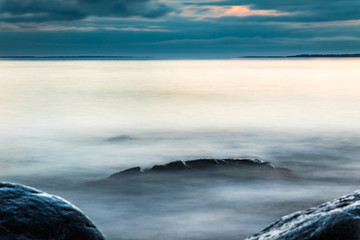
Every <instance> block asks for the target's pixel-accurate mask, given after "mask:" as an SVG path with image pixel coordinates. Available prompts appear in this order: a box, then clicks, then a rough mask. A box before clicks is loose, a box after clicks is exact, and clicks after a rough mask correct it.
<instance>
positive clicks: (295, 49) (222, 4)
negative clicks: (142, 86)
mask: <svg viewBox="0 0 360 240" xmlns="http://www.w3.org/2000/svg"><path fill="white" fill-rule="evenodd" d="M354 52H360V1H359V0H208V1H205V0H0V55H134V56H154V57H235V56H244V55H288V54H299V53H354Z"/></svg>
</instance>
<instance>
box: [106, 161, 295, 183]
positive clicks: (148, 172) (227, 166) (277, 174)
mask: <svg viewBox="0 0 360 240" xmlns="http://www.w3.org/2000/svg"><path fill="white" fill-rule="evenodd" d="M156 174H158V175H161V174H171V176H172V177H176V176H183V174H186V176H187V177H195V178H198V177H202V176H205V177H209V174H210V176H212V177H232V178H253V177H255V178H291V177H295V174H293V173H292V172H291V171H290V170H289V169H287V168H279V167H275V166H274V165H272V164H270V163H269V162H264V161H260V160H258V159H254V160H252V159H196V160H189V161H174V162H170V163H167V164H164V165H155V166H153V167H151V168H149V169H141V168H140V167H134V168H129V169H126V170H124V171H121V172H118V173H115V174H113V175H111V176H110V177H109V179H122V178H125V177H128V176H135V175H137V176H154V175H156Z"/></svg>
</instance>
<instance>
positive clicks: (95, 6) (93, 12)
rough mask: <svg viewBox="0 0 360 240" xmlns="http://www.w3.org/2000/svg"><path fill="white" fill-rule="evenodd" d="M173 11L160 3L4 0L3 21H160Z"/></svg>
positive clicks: (140, 0)
mask: <svg viewBox="0 0 360 240" xmlns="http://www.w3.org/2000/svg"><path fill="white" fill-rule="evenodd" d="M171 11H173V9H171V8H170V7H168V6H166V5H165V4H163V3H159V2H158V1H157V0H131V1H129V0H51V1H49V0H0V14H1V15H0V21H2V22H48V21H74V20H81V19H84V18H86V17H90V16H95V17H123V18H127V17H133V16H138V17H144V18H157V17H161V16H164V15H166V14H168V13H169V12H171Z"/></svg>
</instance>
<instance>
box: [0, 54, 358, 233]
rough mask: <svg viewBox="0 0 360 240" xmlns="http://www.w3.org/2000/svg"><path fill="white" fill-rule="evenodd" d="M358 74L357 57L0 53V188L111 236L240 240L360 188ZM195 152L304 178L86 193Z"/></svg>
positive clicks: (181, 158)
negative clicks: (20, 191)
mask: <svg viewBox="0 0 360 240" xmlns="http://www.w3.org/2000/svg"><path fill="white" fill-rule="evenodd" d="M359 79H360V59H358V58H336V59H331V58H297V59H216V60H150V59H139V60H137V59H130V60H126V59H103V60H102V59H79V60H77V59H1V60H0V132H1V135H0V180H1V181H4V182H15V183H20V184H25V185H30V186H33V187H37V188H39V189H41V190H44V191H46V192H49V193H53V194H57V195H59V196H61V197H64V198H65V199H67V200H69V201H71V202H72V203H73V204H75V205H76V206H78V207H79V208H80V209H82V210H83V211H84V212H85V213H86V214H87V215H88V216H89V218H90V219H92V220H93V221H94V222H95V224H96V225H97V226H98V228H99V229H100V230H101V231H102V232H103V233H104V234H105V235H106V236H107V238H108V239H109V240H120V239H124V240H154V239H157V240H165V239H166V240H170V239H171V240H185V239H186V240H205V239H207V240H211V239H224V240H230V239H244V238H245V237H246V236H249V235H251V234H254V233H256V232H258V231H260V230H261V229H263V228H265V227H266V226H267V225H269V224H271V223H272V222H273V221H275V220H277V219H278V218H279V217H281V216H283V215H286V214H290V213H292V212H294V211H298V210H301V209H304V208H307V207H312V206H315V205H317V204H320V203H322V202H325V201H328V200H331V199H333V198H337V197H339V196H341V195H344V194H347V193H350V192H352V191H354V190H357V189H358V188H359V185H360V174H359V173H360V159H359V158H360V135H359V133H360V108H359V106H360V80H359ZM199 158H217V159H222V158H251V159H259V160H262V161H268V162H270V163H271V164H273V165H274V166H279V167H285V168H288V169H290V170H291V171H292V172H293V173H294V174H296V175H297V176H298V177H299V179H298V180H296V181H292V182H284V181H243V182H241V183H237V184H234V183H231V182H226V181H224V182H223V183H222V184H218V183H217V184H214V185H212V184H211V179H209V186H207V187H204V186H202V187H198V188H196V187H195V188H192V190H191V191H187V192H182V191H181V190H179V191H178V192H177V193H176V194H173V193H168V192H161V193H143V194H140V195H139V194H138V195H136V194H135V195H127V194H122V193H121V191H120V192H119V191H117V190H116V189H114V193H113V194H112V193H103V192H101V193H100V192H96V191H86V190H85V188H84V189H83V188H82V186H83V184H86V183H87V182H91V181H96V180H100V179H105V178H107V177H108V176H110V175H111V174H114V173H116V172H119V171H122V170H124V169H127V168H131V167H136V166H140V167H142V168H143V169H146V168H150V167H151V166H153V165H156V164H165V163H167V162H171V161H175V160H192V159H199ZM122 187H126V186H119V187H118V188H119V189H121V188H122Z"/></svg>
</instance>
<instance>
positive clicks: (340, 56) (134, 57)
mask: <svg viewBox="0 0 360 240" xmlns="http://www.w3.org/2000/svg"><path fill="white" fill-rule="evenodd" d="M251 58H254V59H255V58H260V59H261V58H269V59H270V58H272V59H274V58H280V59H284V58H360V53H351V54H298V55H287V56H280V55H269V56H266V55H262V56H255V55H249V56H238V57H213V58H201V57H200V58H191V57H190V58H186V57H183V58H162V57H151V56H106V55H79V56H76V55H73V56H71V55H70V56H31V55H24V56H0V59H15V60H16V59H18V60H42V59H50V60H51V59H53V60H54V59H55V60H62V59H71V60H84V59H88V60H91V59H94V60H99V59H101V60H111V59H114V60H167V59H168V60H176V59H178V60H185V59H189V60H195V59H199V60H200V59H202V60H205V59H251Z"/></svg>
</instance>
